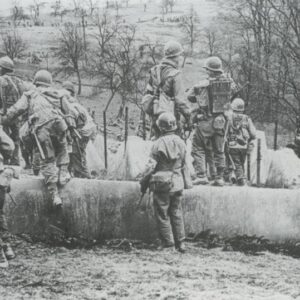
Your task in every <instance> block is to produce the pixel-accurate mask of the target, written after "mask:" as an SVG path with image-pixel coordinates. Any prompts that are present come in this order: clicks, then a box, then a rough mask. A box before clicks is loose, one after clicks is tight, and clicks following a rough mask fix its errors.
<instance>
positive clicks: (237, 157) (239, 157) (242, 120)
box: [228, 98, 256, 186]
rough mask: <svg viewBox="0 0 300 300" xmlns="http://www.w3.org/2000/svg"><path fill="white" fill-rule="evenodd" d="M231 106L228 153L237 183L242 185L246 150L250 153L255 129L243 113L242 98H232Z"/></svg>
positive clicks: (243, 104)
mask: <svg viewBox="0 0 300 300" xmlns="http://www.w3.org/2000/svg"><path fill="white" fill-rule="evenodd" d="M231 108H232V110H233V113H232V115H231V117H230V118H229V127H228V148H229V155H230V156H231V158H232V161H233V163H234V166H235V176H236V179H237V184H238V185H240V186H243V185H245V184H246V177H245V170H244V165H245V160H246V157H247V152H248V153H251V150H252V149H253V147H254V145H253V140H255V138H256V129H255V127H254V125H253V123H252V120H251V119H250V117H248V116H247V115H246V114H244V110H245V103H244V100H243V99H241V98H236V99H234V100H233V101H232V104H231Z"/></svg>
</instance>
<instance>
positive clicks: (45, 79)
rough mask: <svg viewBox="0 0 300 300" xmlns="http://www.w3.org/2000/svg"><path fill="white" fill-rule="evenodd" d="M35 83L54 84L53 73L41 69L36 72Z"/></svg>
mask: <svg viewBox="0 0 300 300" xmlns="http://www.w3.org/2000/svg"><path fill="white" fill-rule="evenodd" d="M33 84H34V85H44V86H50V85H51V84H52V75H51V74H50V73H49V72H48V71H46V70H40V71H38V72H36V74H35V76H34V79H33Z"/></svg>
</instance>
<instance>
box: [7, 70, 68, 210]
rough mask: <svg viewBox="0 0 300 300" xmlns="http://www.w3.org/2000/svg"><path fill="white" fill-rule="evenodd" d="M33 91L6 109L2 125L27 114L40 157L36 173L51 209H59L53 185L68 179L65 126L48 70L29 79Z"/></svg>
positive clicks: (41, 71)
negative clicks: (43, 184) (42, 181)
mask: <svg viewBox="0 0 300 300" xmlns="http://www.w3.org/2000/svg"><path fill="white" fill-rule="evenodd" d="M33 84H34V85H35V86H36V89H34V90H30V91H28V92H25V93H24V94H23V95H22V97H21V98H20V99H19V100H18V102H17V103H16V104H14V105H13V106H12V107H10V108H9V110H8V111H7V114H6V116H5V117H3V123H4V124H10V122H13V121H14V120H15V119H16V118H17V117H18V116H20V115H22V114H27V116H28V126H29V131H28V132H30V134H31V137H32V139H33V141H34V143H35V148H36V149H38V150H39V152H40V157H41V165H40V170H41V173H42V174H43V176H44V179H45V184H46V186H47V189H48V192H49V194H50V196H51V199H52V201H53V205H54V206H61V204H62V200H61V198H60V196H59V194H58V188H57V183H59V184H60V185H64V184H66V183H67V182H68V181H69V180H70V174H69V172H68V164H69V156H68V152H67V140H66V132H67V129H68V126H67V123H66V121H65V119H64V117H63V116H62V113H61V112H60V111H59V107H60V106H59V105H58V103H60V102H61V95H59V93H58V92H57V91H55V90H54V89H52V88H51V85H52V76H51V74H50V73H49V72H48V71H45V70H40V71H38V72H37V73H36V74H35V76H34V80H33Z"/></svg>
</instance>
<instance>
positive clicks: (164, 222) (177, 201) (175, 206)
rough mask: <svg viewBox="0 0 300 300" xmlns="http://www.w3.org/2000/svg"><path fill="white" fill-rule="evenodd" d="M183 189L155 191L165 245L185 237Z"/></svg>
mask: <svg viewBox="0 0 300 300" xmlns="http://www.w3.org/2000/svg"><path fill="white" fill-rule="evenodd" d="M181 202H182V191H178V192H175V193H156V192H154V193H153V205H154V212H155V218H156V223H157V228H158V233H159V236H160V239H161V241H162V243H163V245H164V246H172V245H174V241H175V243H178V242H181V241H182V240H184V239H185V232H184V223H183V214H182V207H181Z"/></svg>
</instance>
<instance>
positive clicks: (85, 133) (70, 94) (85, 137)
mask: <svg viewBox="0 0 300 300" xmlns="http://www.w3.org/2000/svg"><path fill="white" fill-rule="evenodd" d="M63 88H64V89H65V90H66V92H67V94H65V96H64V97H65V98H66V100H67V101H68V102H69V103H70V104H71V106H72V107H73V109H72V111H75V115H74V119H75V122H76V130H77V132H78V134H76V133H75V131H74V130H73V131H72V130H71V132H70V134H71V137H72V139H71V152H70V164H69V170H70V172H71V174H73V176H74V177H80V178H91V174H90V172H89V170H88V167H87V161H86V147H87V145H88V142H89V140H90V139H94V138H95V135H96V132H97V126H96V124H95V122H94V120H93V119H92V117H91V116H90V114H89V113H88V111H87V110H86V109H85V108H84V107H83V106H82V105H81V104H80V103H79V102H78V100H77V99H76V97H75V87H74V85H73V83H72V82H70V81H65V82H64V83H63Z"/></svg>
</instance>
